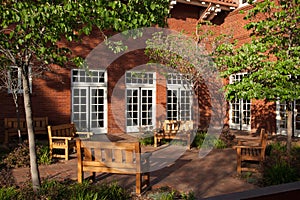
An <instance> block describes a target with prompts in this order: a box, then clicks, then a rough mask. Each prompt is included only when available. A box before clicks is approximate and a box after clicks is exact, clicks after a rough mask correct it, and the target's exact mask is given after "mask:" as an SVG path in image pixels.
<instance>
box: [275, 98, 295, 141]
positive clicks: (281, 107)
mask: <svg viewBox="0 0 300 200" xmlns="http://www.w3.org/2000/svg"><path fill="white" fill-rule="evenodd" d="M276 107H277V109H276V110H277V117H276V119H277V134H283V135H286V134H287V112H286V111H287V104H286V103H285V102H279V101H278V102H277V106H276ZM291 107H292V110H293V118H292V123H293V127H292V128H293V133H294V136H297V137H299V136H300V100H295V101H293V102H292V105H291Z"/></svg>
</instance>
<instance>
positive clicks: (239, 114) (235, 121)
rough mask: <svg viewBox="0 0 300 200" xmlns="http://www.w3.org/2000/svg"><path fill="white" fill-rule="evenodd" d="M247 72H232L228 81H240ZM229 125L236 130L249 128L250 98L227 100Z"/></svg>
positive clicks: (248, 129)
mask: <svg viewBox="0 0 300 200" xmlns="http://www.w3.org/2000/svg"><path fill="white" fill-rule="evenodd" d="M246 75H247V73H236V74H232V75H231V76H230V79H229V83H230V84H233V83H235V82H240V81H242V79H243V77H244V76H246ZM229 127H230V128H232V129H237V130H247V131H250V130H251V100H245V99H234V100H232V101H231V102H229Z"/></svg>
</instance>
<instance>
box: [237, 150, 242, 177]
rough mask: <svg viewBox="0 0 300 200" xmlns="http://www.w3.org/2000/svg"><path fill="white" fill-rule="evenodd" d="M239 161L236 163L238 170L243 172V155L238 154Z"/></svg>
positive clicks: (239, 172)
mask: <svg viewBox="0 0 300 200" xmlns="http://www.w3.org/2000/svg"><path fill="white" fill-rule="evenodd" d="M236 160H237V163H236V171H237V173H238V174H241V173H242V159H241V155H239V154H238V155H237V159H236Z"/></svg>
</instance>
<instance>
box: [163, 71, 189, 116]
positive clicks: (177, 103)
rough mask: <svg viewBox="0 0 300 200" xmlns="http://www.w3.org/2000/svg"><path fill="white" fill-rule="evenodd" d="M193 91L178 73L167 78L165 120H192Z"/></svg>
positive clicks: (170, 74)
mask: <svg viewBox="0 0 300 200" xmlns="http://www.w3.org/2000/svg"><path fill="white" fill-rule="evenodd" d="M192 100H193V90H192V86H191V85H190V84H189V82H188V80H187V79H186V78H184V77H183V76H182V75H181V74H178V73H169V74H168V77H167V119H168V120H182V121H185V120H192Z"/></svg>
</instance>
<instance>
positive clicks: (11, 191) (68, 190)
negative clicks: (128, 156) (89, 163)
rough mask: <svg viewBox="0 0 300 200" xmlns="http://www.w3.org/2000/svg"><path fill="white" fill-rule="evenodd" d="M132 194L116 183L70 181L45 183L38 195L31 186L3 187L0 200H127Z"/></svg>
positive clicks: (0, 190)
mask: <svg viewBox="0 0 300 200" xmlns="http://www.w3.org/2000/svg"><path fill="white" fill-rule="evenodd" d="M130 198H131V196H130V194H129V193H128V192H127V191H126V190H125V189H124V188H122V187H120V186H119V185H118V184H117V183H116V182H113V183H109V184H108V183H105V184H90V183H89V182H84V183H82V184H79V183H74V182H70V181H66V182H58V181H55V180H46V181H43V183H42V185H41V188H40V190H39V192H38V194H34V192H33V189H32V186H31V185H30V184H28V185H25V186H23V187H21V188H18V189H17V188H14V187H7V188H5V187H3V188H1V189H0V199H1V200H2V199H4V200H6V199H9V200H10V199H16V200H19V199H20V200H27V199H28V200H31V199H48V200H65V199H70V200H109V199H114V200H127V199H130Z"/></svg>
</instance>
